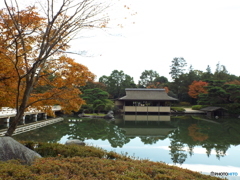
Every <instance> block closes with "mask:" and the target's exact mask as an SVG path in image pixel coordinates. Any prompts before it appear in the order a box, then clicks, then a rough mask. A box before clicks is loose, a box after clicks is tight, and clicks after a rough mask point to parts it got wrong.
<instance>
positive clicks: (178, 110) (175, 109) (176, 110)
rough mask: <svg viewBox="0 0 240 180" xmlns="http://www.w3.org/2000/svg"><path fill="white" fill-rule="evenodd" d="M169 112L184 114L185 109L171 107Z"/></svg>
mask: <svg viewBox="0 0 240 180" xmlns="http://www.w3.org/2000/svg"><path fill="white" fill-rule="evenodd" d="M171 110H173V111H175V112H184V111H185V109H184V108H182V107H171Z"/></svg>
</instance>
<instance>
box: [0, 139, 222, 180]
mask: <svg viewBox="0 0 240 180" xmlns="http://www.w3.org/2000/svg"><path fill="white" fill-rule="evenodd" d="M21 143H22V144H23V145H25V146H26V147H28V148H30V149H32V150H34V151H36V152H37V153H39V154H40V155H41V156H42V157H43V158H38V159H36V160H35V161H34V163H33V164H32V165H31V166H29V165H23V164H21V163H20V161H17V160H10V161H7V162H2V161H0V179H19V180H25V179H40V180H45V179H49V180H50V179H51V180H52V179H62V180H65V179H72V180H73V179H74V180H77V179H84V180H85V179H86V180H92V179H94V180H95V179H96V180H98V179H107V180H108V179H123V180H125V179H128V180H131V179H144V180H148V179H149V180H151V179H167V180H186V179H195V180H196V179H199V180H200V179H206V180H217V179H220V178H217V177H211V176H207V175H203V174H201V173H198V172H194V171H190V170H187V169H182V168H179V167H176V166H170V165H167V164H165V163H160V162H152V161H149V160H140V159H136V158H134V157H129V156H127V155H121V154H117V153H115V152H112V151H110V152H107V151H105V150H103V149H101V148H98V147H92V146H78V145H67V146H66V145H62V144H57V143H38V142H21Z"/></svg>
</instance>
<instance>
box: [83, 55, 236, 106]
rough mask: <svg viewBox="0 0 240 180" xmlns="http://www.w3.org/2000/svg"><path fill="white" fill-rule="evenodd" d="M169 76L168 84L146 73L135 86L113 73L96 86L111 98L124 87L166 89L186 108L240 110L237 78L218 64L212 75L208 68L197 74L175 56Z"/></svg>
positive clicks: (117, 94)
mask: <svg viewBox="0 0 240 180" xmlns="http://www.w3.org/2000/svg"><path fill="white" fill-rule="evenodd" d="M169 74H170V75H171V78H172V81H171V82H170V81H169V80H168V78H167V77H165V76H162V75H160V74H159V73H158V72H157V71H154V70H145V71H143V72H142V74H141V75H140V77H139V81H138V83H137V84H136V83H135V82H134V80H133V77H131V76H129V75H127V74H125V73H124V72H123V71H122V70H120V71H119V70H113V71H112V73H111V74H110V75H109V76H107V75H104V76H102V77H100V78H99V82H97V83H98V84H101V88H100V89H102V90H103V91H106V92H107V93H108V94H109V96H108V98H110V99H117V98H120V97H122V96H124V95H125V88H165V89H166V92H167V93H168V95H169V96H171V97H174V98H177V99H178V100H179V102H185V103H187V104H189V105H196V104H205V105H219V106H225V107H228V108H230V109H231V107H240V104H238V103H240V77H239V76H236V75H233V74H230V73H229V72H228V71H227V68H226V66H224V65H221V64H220V62H218V63H217V64H216V69H215V71H214V72H212V70H211V68H210V66H209V65H207V66H206V71H200V70H197V69H194V68H193V66H192V65H190V66H189V68H188V69H187V62H186V60H185V59H184V58H182V57H175V58H173V60H172V64H171V66H170V71H169ZM83 92H84V91H83Z"/></svg>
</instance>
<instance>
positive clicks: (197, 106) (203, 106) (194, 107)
mask: <svg viewBox="0 0 240 180" xmlns="http://www.w3.org/2000/svg"><path fill="white" fill-rule="evenodd" d="M205 107H208V105H194V106H192V109H193V110H200V109H202V108H205Z"/></svg>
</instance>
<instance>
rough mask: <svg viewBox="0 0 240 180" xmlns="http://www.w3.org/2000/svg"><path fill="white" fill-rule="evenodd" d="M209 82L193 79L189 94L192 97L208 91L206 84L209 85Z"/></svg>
mask: <svg viewBox="0 0 240 180" xmlns="http://www.w3.org/2000/svg"><path fill="white" fill-rule="evenodd" d="M207 85H208V83H207V82H204V81H193V82H192V84H191V85H190V86H189V91H188V95H189V96H191V97H192V98H197V97H198V95H199V94H201V93H204V94H206V93H207V90H206V88H205V86H207Z"/></svg>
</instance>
